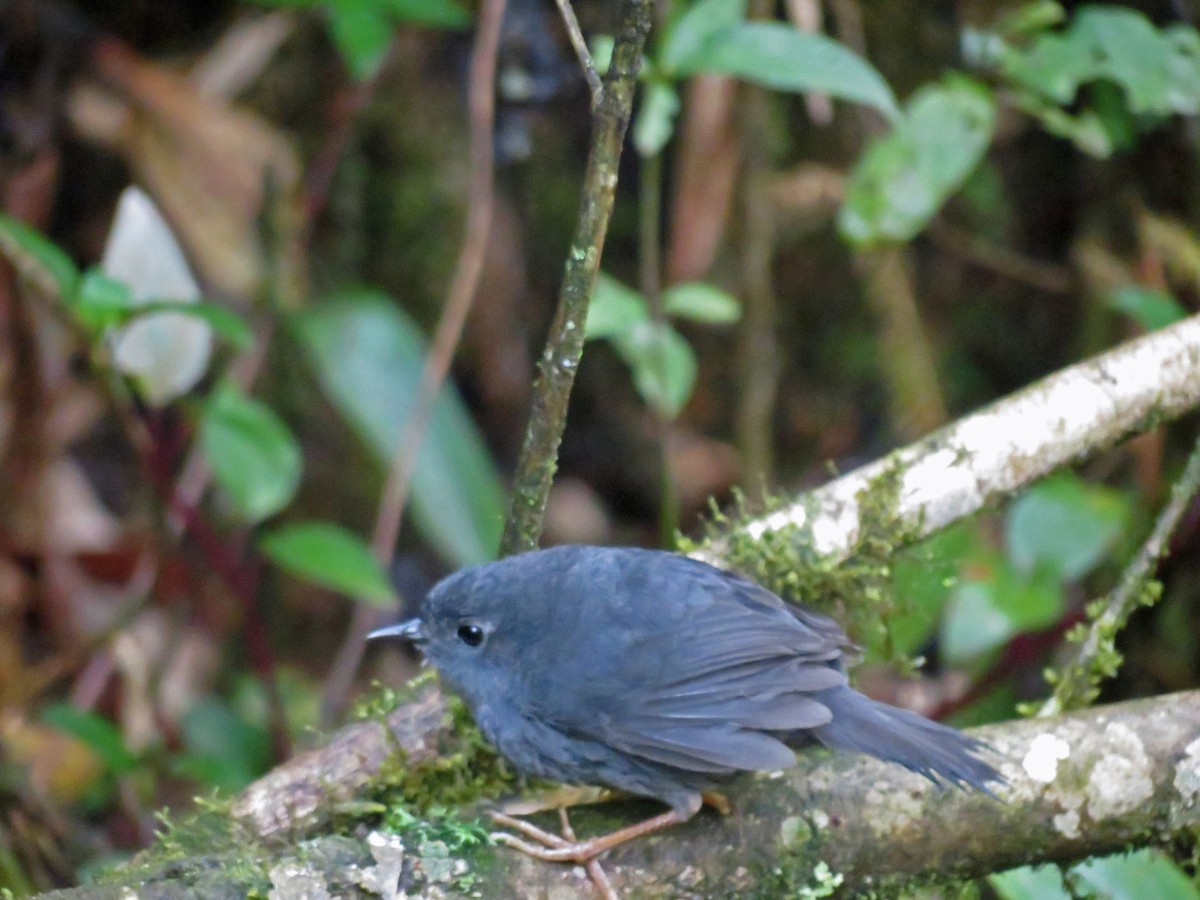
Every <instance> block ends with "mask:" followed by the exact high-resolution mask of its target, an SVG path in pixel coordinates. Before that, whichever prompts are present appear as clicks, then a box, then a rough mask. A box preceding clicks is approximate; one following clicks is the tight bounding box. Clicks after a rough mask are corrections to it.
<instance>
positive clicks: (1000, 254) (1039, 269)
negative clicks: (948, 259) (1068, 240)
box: [926, 219, 1075, 294]
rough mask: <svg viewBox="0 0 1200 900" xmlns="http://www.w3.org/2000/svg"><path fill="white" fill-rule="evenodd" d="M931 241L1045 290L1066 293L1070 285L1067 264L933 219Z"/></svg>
mask: <svg viewBox="0 0 1200 900" xmlns="http://www.w3.org/2000/svg"><path fill="white" fill-rule="evenodd" d="M926 233H927V234H928V235H929V237H930V239H931V240H932V241H933V243H934V244H935V245H936V246H938V247H940V248H941V249H942V250H945V251H947V252H949V253H953V254H955V255H956V256H960V257H962V258H963V259H964V260H966V261H967V262H968V263H970V264H972V265H976V266H979V267H980V268H982V269H987V270H988V271H989V272H994V273H995V274H997V275H999V276H1000V277H1002V278H1008V279H1010V280H1011V281H1016V282H1019V283H1021V284H1027V285H1029V286H1030V287H1034V288H1037V289H1038V290H1040V291H1045V292H1046V293H1048V294H1066V293H1069V292H1070V291H1071V289H1072V287H1073V286H1074V283H1075V279H1074V277H1073V273H1072V272H1071V270H1070V268H1068V267H1067V266H1060V265H1056V264H1055V263H1048V262H1042V261H1041V260H1037V259H1032V258H1030V257H1028V256H1023V255H1022V254H1020V253H1017V252H1016V251H1015V250H1010V249H1009V248H1007V247H1000V246H997V245H995V244H989V243H987V242H986V241H983V240H981V239H980V238H977V237H975V236H973V235H971V234H968V233H967V232H965V231H963V230H962V229H960V228H956V227H954V226H953V225H948V224H947V223H945V222H943V221H940V220H936V219H935V220H934V221H933V222H932V223H931V224H930V226H929V229H928V230H927V232H926Z"/></svg>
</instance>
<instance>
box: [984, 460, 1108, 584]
mask: <svg viewBox="0 0 1200 900" xmlns="http://www.w3.org/2000/svg"><path fill="white" fill-rule="evenodd" d="M1128 515H1129V504H1128V501H1127V500H1126V498H1125V497H1124V496H1123V495H1122V494H1120V493H1119V492H1117V491H1114V490H1111V489H1110V488H1106V487H1101V486H1099V485H1091V484H1086V483H1085V482H1083V481H1081V480H1080V479H1078V478H1076V477H1075V476H1074V475H1070V474H1062V475H1055V476H1052V477H1050V478H1047V479H1045V480H1044V481H1042V482H1041V483H1039V484H1036V485H1034V486H1033V487H1032V488H1030V489H1029V490H1028V491H1026V492H1025V493H1024V494H1023V495H1022V496H1021V497H1020V498H1019V499H1018V500H1017V501H1016V502H1015V503H1014V504H1013V506H1012V509H1011V510H1010V511H1009V514H1008V518H1007V520H1006V521H1005V529H1004V539H1005V544H1006V546H1007V550H1008V555H1009V558H1010V559H1012V561H1013V563H1014V565H1016V566H1017V568H1019V569H1021V570H1022V571H1024V572H1031V571H1033V570H1034V568H1035V567H1036V566H1038V565H1043V564H1044V565H1047V566H1049V567H1050V569H1051V570H1052V571H1053V572H1054V573H1055V574H1056V575H1057V576H1058V577H1060V578H1062V579H1064V580H1068V581H1070V580H1075V579H1077V578H1081V577H1082V576H1083V575H1085V574H1087V572H1089V571H1090V570H1091V569H1092V568H1093V567H1094V566H1095V565H1096V564H1097V563H1098V562H1100V560H1101V559H1103V558H1104V555H1105V554H1106V553H1107V552H1108V551H1109V550H1110V549H1111V548H1112V546H1113V544H1114V543H1116V540H1117V538H1118V537H1120V535H1121V532H1122V531H1123V530H1124V528H1125V524H1126V522H1127V520H1128Z"/></svg>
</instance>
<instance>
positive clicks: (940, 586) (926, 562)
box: [888, 523, 983, 656]
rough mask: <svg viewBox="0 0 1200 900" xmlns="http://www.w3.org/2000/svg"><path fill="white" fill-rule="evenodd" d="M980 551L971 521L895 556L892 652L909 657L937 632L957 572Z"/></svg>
mask: <svg viewBox="0 0 1200 900" xmlns="http://www.w3.org/2000/svg"><path fill="white" fill-rule="evenodd" d="M982 550H983V545H982V543H981V541H980V537H979V531H978V529H977V528H976V527H975V526H974V524H962V523H959V524H957V525H952V526H950V527H949V528H944V529H942V530H941V531H939V532H937V533H936V534H934V535H931V536H930V537H928V538H926V539H925V540H923V541H921V542H920V543H919V544H916V545H914V546H912V547H908V548H906V549H904V550H902V551H901V552H899V553H898V554H897V556H896V559H895V562H894V563H893V565H892V584H893V586H894V588H895V592H896V599H897V600H898V601H899V604H898V607H899V608H898V611H897V614H896V615H895V616H893V617H892V618H891V620H890V621H889V622H888V639H889V640H890V641H891V643H892V647H893V648H894V652H895V653H897V654H900V655H903V656H911V655H912V654H914V653H916V652H918V651H919V650H920V649H921V647H922V646H923V645H924V644H926V643H927V642H928V641H929V639H930V637H931V636H932V635H933V634H934V633H935V632H936V631H937V628H938V624H939V623H940V622H941V619H942V613H943V610H944V609H945V606H946V603H947V601H948V600H949V598H950V593H951V591H952V589H953V588H954V587H955V585H956V584H957V583H958V573H959V570H960V569H961V568H962V567H963V566H964V565H969V564H970V560H971V558H972V557H974V556H977V555H979V554H980V553H981V552H982Z"/></svg>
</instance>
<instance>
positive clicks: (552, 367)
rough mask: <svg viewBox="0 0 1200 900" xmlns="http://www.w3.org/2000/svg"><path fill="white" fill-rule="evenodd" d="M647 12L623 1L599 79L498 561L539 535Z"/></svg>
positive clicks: (635, 1)
mask: <svg viewBox="0 0 1200 900" xmlns="http://www.w3.org/2000/svg"><path fill="white" fill-rule="evenodd" d="M653 10H654V0H624V4H623V6H622V9H621V25H620V30H619V33H618V36H617V41H616V45H615V46H614V48H613V60H612V65H610V66H609V69H608V74H607V75H606V76H605V82H604V90H603V92H602V94H601V97H600V105H599V106H598V107H597V108H596V112H595V121H594V123H593V125H592V146H591V150H590V152H589V154H588V166H587V174H586V175H585V176H584V185H583V200H582V204H581V206H580V210H579V219H578V221H577V223H576V226H575V236H574V238H573V239H572V241H571V249H570V250H569V251H568V254H567V263H566V271H565V272H564V273H563V281H562V288H561V289H560V291H559V296H558V311H557V312H556V313H555V316H554V322H553V323H552V324H551V326H550V334H549V335H548V337H547V339H546V349H545V351H544V352H543V353H542V358H541V361H540V363H539V364H538V378H537V382H536V383H535V385H534V397H533V409H532V411H531V413H530V417H529V426H528V428H527V429H526V431H525V440H524V444H523V445H522V447H521V457H520V460H519V461H518V463H517V471H516V475H515V476H514V481H513V499H512V507H511V509H510V511H509V515H508V520H507V521H506V522H505V525H504V537H503V539H502V540H501V542H500V552H501V555H508V554H512V553H518V552H521V551H523V550H532V549H534V548H536V547H537V543H538V537H539V536H540V535H541V531H542V516H543V514H544V512H545V509H546V498H547V496H548V495H549V493H550V484H551V481H552V480H553V478H554V471H555V469H556V467H557V457H558V445H559V443H560V442H561V441H562V433H563V426H564V425H565V424H566V419H567V403H568V401H569V400H570V397H571V388H572V386H573V385H574V383H575V371H576V369H577V368H578V367H579V359H580V357H581V356H582V355H583V340H584V323H585V322H586V321H587V308H588V300H589V299H590V298H591V295H592V287H593V286H594V285H595V283H596V274H597V272H598V271H599V269H600V255H601V253H602V252H603V250H604V236H605V234H606V233H607V231H608V220H609V217H610V216H611V214H612V208H613V201H614V199H615V197H616V190H617V167H618V163H619V162H620V159H621V147H622V144H623V143H624V138H625V129H626V127H627V126H628V125H629V116H630V113H631V111H632V110H633V94H634V88H635V87H636V86H637V74H638V70H639V68H640V67H641V63H642V48H643V47H644V46H645V44H646V35H647V34H648V33H649V31H650V19H651V15H652V14H653Z"/></svg>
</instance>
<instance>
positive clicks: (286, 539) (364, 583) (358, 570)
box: [260, 522, 396, 609]
mask: <svg viewBox="0 0 1200 900" xmlns="http://www.w3.org/2000/svg"><path fill="white" fill-rule="evenodd" d="M260 546H261V548H262V551H263V553H265V554H266V555H267V556H269V557H270V558H271V559H272V560H274V562H275V563H276V564H278V565H279V566H280V567H281V568H283V569H285V570H286V571H288V572H290V573H291V574H292V575H295V576H296V577H298V578H303V579H305V580H306V581H312V582H315V583H316V584H319V585H322V586H323V587H327V588H330V589H332V590H335V591H340V592H341V593H343V594H346V595H347V596H349V597H361V598H362V599H363V600H367V601H369V602H371V603H373V604H374V605H376V606H382V607H385V608H389V609H390V608H392V607H393V606H394V605H395V600H396V595H395V592H394V591H393V590H392V586H391V585H390V584H389V583H388V580H387V576H385V575H384V573H383V569H381V568H380V566H379V563H378V561H377V560H376V559H375V557H374V556H372V555H371V551H370V550H369V549H368V548H367V545H366V544H364V543H363V541H362V539H361V538H360V537H358V535H356V534H354V533H353V532H350V531H347V530H346V529H345V528H342V527H341V526H339V525H334V524H333V523H331V522H303V523H299V524H295V525H285V526H283V527H282V528H277V529H275V530H274V531H272V532H271V533H269V534H267V535H265V536H264V537H263V538H262V540H261V542H260Z"/></svg>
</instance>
